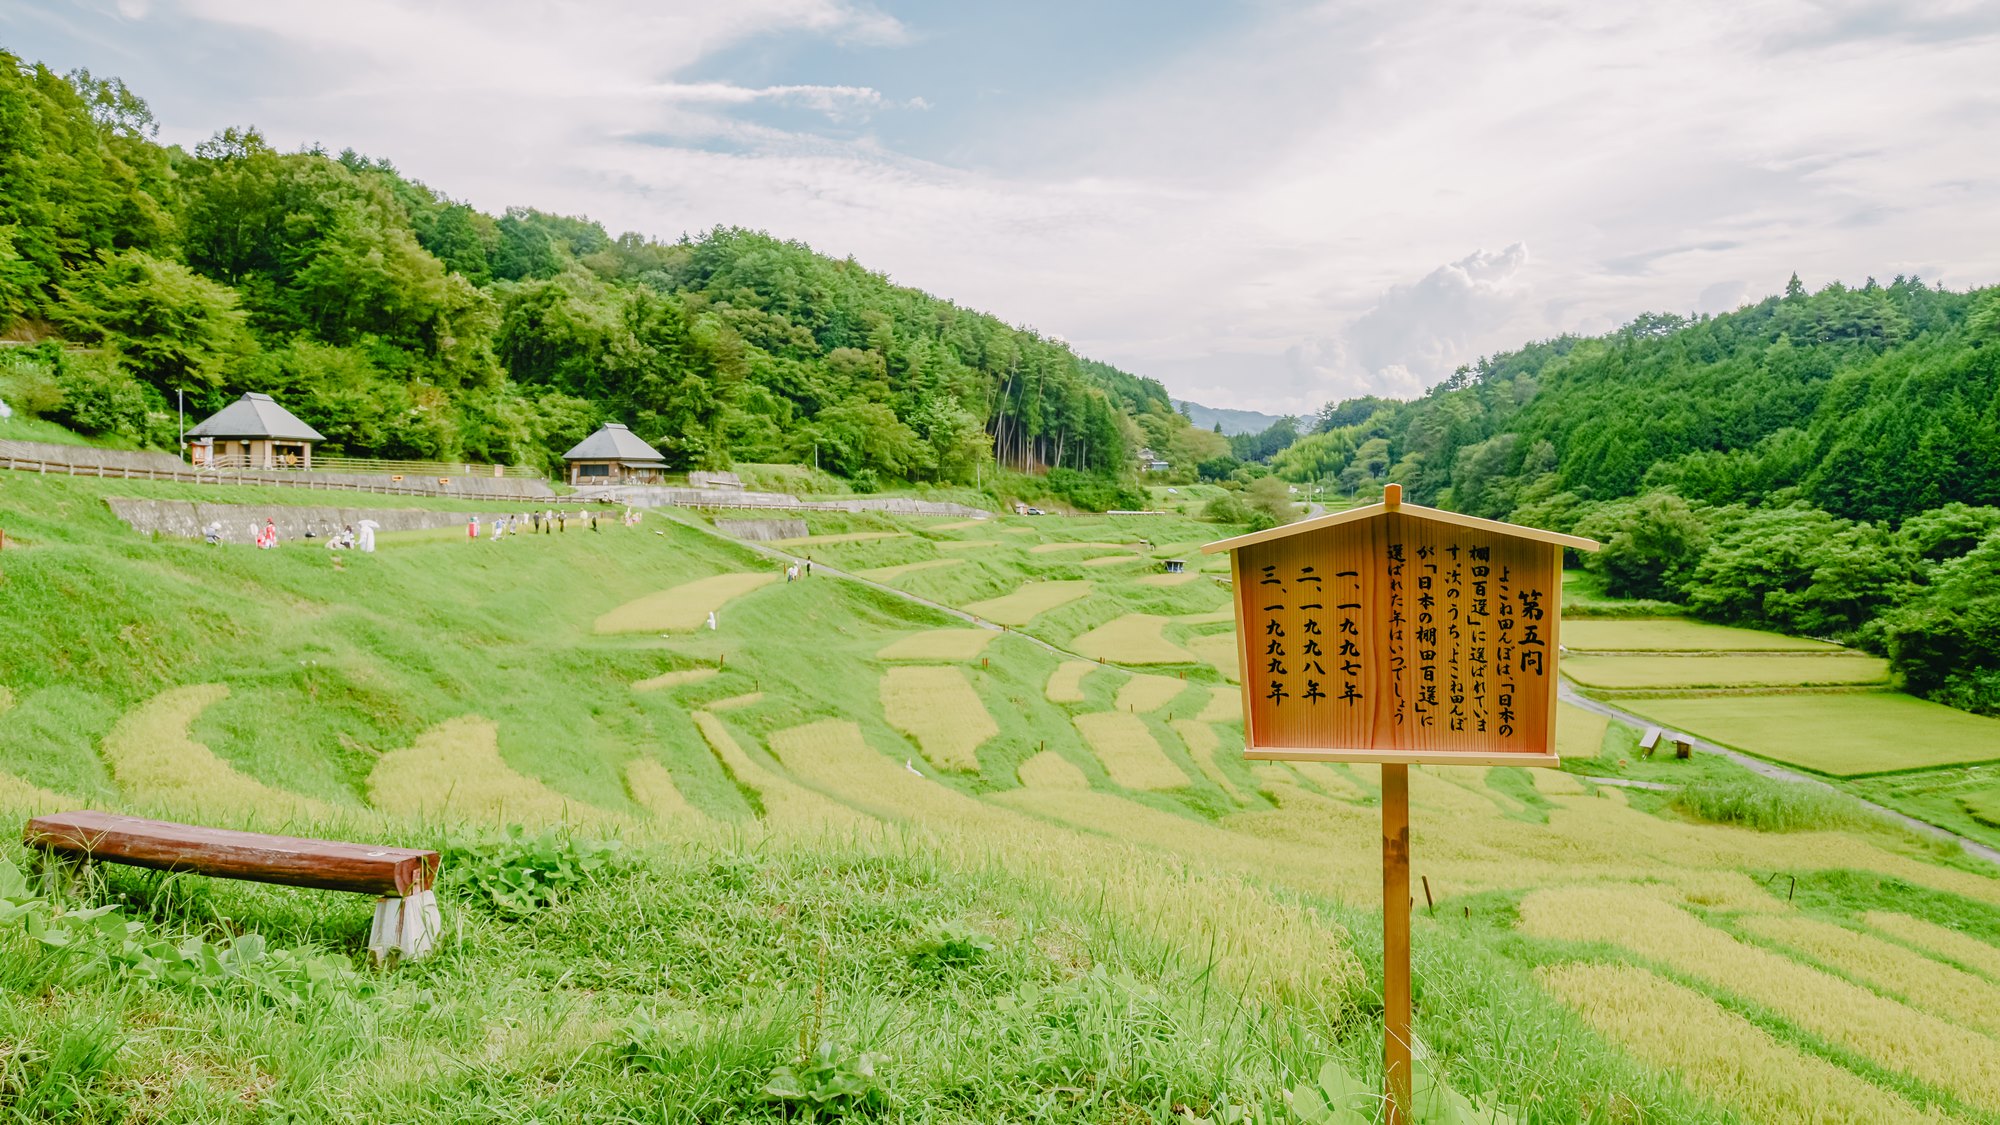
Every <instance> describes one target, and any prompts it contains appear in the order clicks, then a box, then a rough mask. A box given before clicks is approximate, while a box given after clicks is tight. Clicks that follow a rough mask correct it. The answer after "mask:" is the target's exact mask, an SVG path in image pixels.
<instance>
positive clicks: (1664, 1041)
mask: <svg viewBox="0 0 2000 1125" xmlns="http://www.w3.org/2000/svg"><path fill="white" fill-rule="evenodd" d="M1535 976H1536V978H1537V979H1538V980H1539V981H1540V982H1541V985H1542V987H1543V988H1544V989H1546V990H1547V991H1548V992H1549V993H1551V994H1552V995H1554V996H1555V997H1556V998H1558V999H1560V1000H1561V1001H1562V1002H1563V1003H1565V1004H1567V1005H1569V1006H1570V1007H1571V1008H1574V1009H1575V1010H1576V1012H1577V1014H1578V1015H1580V1016H1582V1017H1583V1020H1584V1022H1585V1023H1588V1024H1589V1025H1590V1026H1591V1027H1593V1028H1595V1029H1596V1030H1597V1031H1598V1033H1599V1034H1601V1035H1604V1036H1605V1037H1607V1038H1609V1039H1612V1040H1614V1041H1615V1042H1617V1043H1618V1044H1619V1045H1620V1046H1622V1047H1624V1048H1625V1050H1626V1051H1628V1052H1630V1053H1631V1054H1632V1055H1633V1056H1634V1057H1635V1058H1637V1059H1638V1060H1639V1061H1641V1062H1643V1063H1646V1064H1647V1065H1649V1066H1653V1067H1656V1068H1658V1069H1660V1070H1665V1071H1671V1072H1672V1073H1673V1074H1674V1075H1675V1076H1676V1077H1678V1078H1679V1079H1680V1080H1681V1081H1682V1082H1684V1083H1686V1084H1687V1085H1688V1086H1690V1087H1692V1088H1693V1089H1694V1090H1695V1091H1696V1092H1698V1093H1700V1094H1701V1095H1702V1096H1703V1097H1706V1098H1708V1099H1709V1100H1711V1101H1713V1102H1716V1103H1717V1104H1719V1105H1727V1106H1730V1107H1732V1108H1734V1109H1736V1110H1737V1111H1739V1112H1740V1113H1741V1114H1742V1115H1743V1116H1744V1118H1745V1119H1746V1120H1750V1121H1800V1122H1805V1121H1810V1122H1815V1123H1816V1125H1875V1123H1877V1122H1880V1123H1882V1125H1896V1123H1902V1122H1912V1123H1915V1122H1934V1121H1939V1120H1941V1119H1942V1115H1940V1114H1934V1113H1933V1114H1927V1113H1924V1112H1922V1111H1920V1110H1918V1109H1917V1108H1916V1107H1915V1106H1913V1105H1911V1104H1910V1103H1909V1102H1907V1101H1905V1100H1904V1099H1903V1098H1902V1097H1900V1096H1898V1095H1896V1094H1894V1093H1891V1092H1890V1091H1887V1090H1884V1089H1882V1088H1881V1087H1879V1086H1876V1085H1874V1084H1872V1083H1869V1082H1867V1081H1865V1080H1863V1079H1861V1078H1859V1077H1857V1076H1855V1075H1854V1074H1852V1073H1850V1072H1848V1071H1846V1070H1842V1069H1841V1068H1840V1067H1837V1066H1835V1065H1833V1064H1832V1063H1830V1062H1827V1061H1826V1060H1825V1059H1822V1058H1818V1057H1816V1056H1813V1055H1808V1054H1805V1053H1804V1052H1802V1051H1799V1050H1798V1049H1797V1048H1794V1047H1790V1046H1787V1045H1785V1044H1783V1043H1780V1042H1778V1041H1777V1040H1776V1039H1773V1038H1772V1037H1771V1035H1770V1034H1769V1033H1768V1032H1766V1031H1764V1030H1763V1029H1762V1028H1759V1027H1757V1026H1756V1025H1755V1024H1752V1023H1751V1022H1750V1021H1749V1020H1746V1019H1744V1018H1743V1017H1742V1016H1739V1015H1736V1014H1735V1013H1733V1012H1729V1011H1726V1010H1724V1009H1723V1008H1722V1006H1721V1005H1719V1004H1717V1003H1716V1002H1715V1001H1713V1000H1710V999H1709V998H1708V997H1706V996H1703V995H1702V994H1700V993H1699V992H1696V991H1694V990H1693V989H1690V988H1686V987H1684V986H1682V985H1678V984H1675V983H1673V982H1672V981H1668V980H1665V979H1662V978H1661V977H1658V976H1656V975H1654V974H1652V973H1649V972H1647V971H1646V970H1644V969H1641V968H1637V967H1635V966H1631V965H1591V964H1582V963H1577V964H1568V965H1548V966H1544V967H1542V968H1540V969H1537V970H1536V971H1535Z"/></svg>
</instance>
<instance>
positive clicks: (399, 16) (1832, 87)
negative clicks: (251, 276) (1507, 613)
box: [0, 0, 2000, 410]
mask: <svg viewBox="0 0 2000 1125" xmlns="http://www.w3.org/2000/svg"><path fill="white" fill-rule="evenodd" d="M96 2H97V3H99V4H101V5H111V4H117V5H123V6H125V7H126V9H127V11H128V13H131V14H132V19H133V20H135V21H136V22H133V23H131V24H130V25H129V26H126V27H124V28H123V29H122V30H120V29H118V28H115V27H114V28H105V27H101V26H98V25H95V24H93V25H91V28H90V30H89V31H87V32H86V31H74V32H72V33H71V34H70V40H69V41H70V42H72V43H81V44H84V46H83V47H78V48H76V50H78V51H84V50H85V49H86V48H87V49H88V50H87V52H86V57H78V58H67V59H65V58H60V57H57V56H47V57H50V58H51V61H53V62H57V63H58V68H59V69H67V68H68V66H71V65H88V66H91V68H92V69H93V71H97V72H100V73H124V75H125V77H127V78H128V80H136V79H139V78H140V76H139V75H138V74H136V73H134V72H133V70H132V68H130V67H127V66H122V65H117V66H112V65H104V64H103V62H102V60H101V59H100V58H99V57H97V56H95V55H90V54H88V51H98V49H99V44H100V42H101V41H114V40H116V41H120V42H122V43H123V44H124V50H125V51H126V52H127V54H126V56H125V58H126V59H127V60H128V61H129V60H130V59H142V60H148V61H151V62H154V63H155V64H156V68H157V69H156V73H155V74H154V76H153V77H152V78H151V79H148V80H137V81H135V85H136V86H137V87H138V88H139V89H141V90H142V92H145V93H146V94H147V95H148V96H149V97H152V98H153V99H154V102H155V106H156V108H159V109H162V110H163V111H164V110H167V109H168V108H169V107H171V108H172V112H162V119H163V135H164V136H165V137H166V138H167V139H171V140H176V141H181V142H183V143H192V142H194V141H198V140H200V139H202V138H203V137H205V136H207V135H208V134H209V133H210V132H212V131H214V130H215V129H216V128H219V127H220V126H222V125H225V124H247V123H252V122H254V123H256V124H258V125H260V126H262V127H264V129H265V131H266V133H267V135H269V136H271V137H272V138H273V139H274V140H275V141H276V142H277V143H280V144H283V145H286V146H294V145H299V144H305V143H311V142H324V143H326V144H327V145H329V146H330V147H333V148H336V149H337V148H340V147H343V146H347V145H353V146H354V147H357V148H360V149H362V150H363V151H366V152H368V153H370V154H371V155H381V156H387V157H389V158H391V159H393V160H394V161H396V163H397V164H398V165H399V166H400V167H402V168H403V169H404V170H405V171H407V172H410V173H411V174H413V175H415V176H417V177H419V178H421V179H423V180H425V181H426V182H428V183H431V184H433V185H436V186H437V187H439V188H440V189H442V190H444V191H447V192H450V193H451V194H453V195H454V196H457V197H461V198H467V199H469V200H470V201H472V202H473V203H475V204H477V205H479V206H482V207H485V208H488V209H498V208H500V207H504V206H506V205H509V204H515V203H528V204H533V205H535V206H539V207H543V208H545V209H549V210H556V211H561V212H565V213H578V212H583V213H588V214H591V215H593V216H595V217H598V218H600V219H602V220H603V221H605V223H606V224H607V225H608V226H610V227H611V228H612V229H614V230H618V229H635V230H640V231H645V232H648V233H652V234H656V235H662V236H666V237H672V236H674V235H676V234H678V233H679V232H681V231H683V230H700V229H704V228H706V227H708V226H710V225H713V224H716V223H731V224H741V225H746V226H753V227H763V228H766V229H769V230H771V231H773V232H775V233H778V234H780V235H783V236H786V237H794V238H802V239H805V240H806V241H809V242H811V243H813V244H814V245H815V246H817V247H819V248H820V249H822V250H825V251H827V252H830V253H833V254H836V255H847V254H852V255H854V256H855V257H857V258H858V259H859V260H861V261H862V262H864V263H866V264H868V265H870V266H872V267H875V268H878V269H882V270H885V271H887V272H888V273H890V274H891V275H892V276H894V277H895V278H896V279H897V280H898V281H901V282H904V283H908V284H915V285H921V286H923V287H925V288H929V289H931V290H933V291H935V292H938V293H941V294H943V295H946V296H949V297H951V298H953V299H955V300H958V301H960V302H961V303H963V304H967V305H971V306H974V307H979V308H985V309H989V310H992V311H994V312H996V313H998V314H999V315H1001V316H1003V317H1005V318H1007V319H1009V320H1012V321H1016V322H1020V323H1028V324H1033V325H1035V326H1037V327H1039V328H1041V329H1042V330H1044V331H1048V332H1061V333H1062V334H1063V335H1064V336H1066V337H1067V338H1069V339H1070V340H1072V341H1075V343H1076V346H1077V347H1078V349H1079V350H1081V351H1083V352H1084V353H1085V354H1089V355H1093V356H1095V357H1097V358H1101V359H1105V360H1108V361H1111V362H1116V363H1119V364H1121V365H1123V366H1126V367H1128V368H1129V369H1132V370H1135V371H1138V372H1140V373H1142V374H1152V375H1156V376H1159V377H1161V378H1163V379H1164V380H1166V381H1167V382H1168V384H1169V386H1170V388H1171V389H1173V390H1174V391H1175V392H1176V393H1177V394H1180V395H1182V396H1184V397H1193V398H1195V399H1197V400H1201V401H1208V402H1212V404H1214V405H1246V406H1252V407H1255V408H1257V409H1265V410H1310V409H1313V408H1315V407H1317V406H1318V405H1319V403H1320V401H1322V400H1324V399H1325V398H1328V397H1338V396H1340V395H1345V394H1354V393H1364V392H1369V391H1374V392H1389V393H1409V392H1412V391H1415V390H1417V389H1420V388H1421V386H1422V385H1424V384H1425V383H1427V382H1429V381H1432V380H1435V379H1437V378H1440V377H1442V376H1444V375H1446V374H1448V373H1449V372H1450V370H1451V368H1452V367H1453V366H1456V364H1457V363H1460V362H1465V361H1467V360H1469V359H1472V358H1476V357H1477V356H1478V355H1480V354H1487V353H1491V352H1493V351H1495V350H1499V349H1503V348H1507V347H1511V346H1516V345H1518V344H1520V343H1522V342H1523V341H1524V340H1525V339H1527V338H1529V337H1532V336H1537V335H1547V334H1552V333H1555V332H1560V331H1601V330H1604V329H1608V328H1611V327H1614V326H1616V325H1617V324H1620V323H1623V322H1624V321H1626V320H1629V319H1630V318H1631V317H1632V316H1633V315H1635V314H1637V313H1639V312H1641V311H1646V310H1655V311H1680V312H1688V311H1696V310H1705V311H1715V310H1718V309H1721V308H1723V307H1726V306H1729V305H1731V304H1733V303H1734V302H1736V301H1738V300H1743V299H1755V298H1756V297H1758V296H1761V295H1762V294H1764V293H1766V292H1770V291H1774V290H1775V289H1777V288H1778V287H1780V286H1781V285H1782V284H1783V282H1784V279H1785V277H1786V276H1788V275H1789V274H1790V273H1791V272H1792V271H1793V270H1797V271H1799V273H1800V274H1801V276H1802V277H1805V278H1806V279H1807V280H1808V283H1809V284H1818V283H1822V282H1824V281H1825V280H1829V279H1832V278H1835V277H1840V278H1845V279H1847V280H1850V281H1857V282H1858V281H1859V280H1860V279H1861V278H1862V277H1864V276H1867V275H1870V274H1873V275H1875V276H1878V277H1882V278H1885V279H1886V278H1887V277H1889V276H1891V275H1893V274H1895V273H1897V272H1915V271H1918V270H1919V269H1921V271H1922V272H1923V273H1924V275H1925V276H1926V277H1927V278H1929V279H1931V280H1943V281H1947V282H1949V283H1952V284H1956V285H1964V284H1971V283H1990V282H1992V281H1994V280H1996V279H2000V146H1994V145H1984V144H1976V143H1972V142H1971V141H1970V140H1969V138H1977V137H1982V136H1985V135H1988V134H1990V133H1991V132H1992V131H1993V129H1994V128H1995V126H1996V125H2000V78H1996V74H2000V72H1996V70H1995V68H1994V67H1993V66H1992V58H1993V53H1994V46H1995V43H1996V38H1995V34H1996V29H1995V24H1994V21H1993V20H1992V19H1988V18H1986V16H1985V15H1984V14H1982V12H1983V11H1984V9H1982V8H1981V7H1980V6H1978V5H1971V4H1963V3H1961V4H1958V5H1956V6H1951V7H1944V8H1939V9H1936V10H1935V11H1934V12H1932V13H1931V14H1930V15H1926V16H1924V17H1923V18H1916V17H1914V16H1910V15H1908V14H1907V13H1903V14H1899V13H1898V10H1897V9H1895V8H1894V7H1892V6H1890V5H1886V4H1883V3H1879V2H1867V3H1842V4H1835V5H1821V4H1816V3H1812V2H1809V0H1771V2H1769V3H1760V4H1754V5H1743V4H1737V3H1730V2H1726V0H1689V2H1688V3H1684V4H1678V5H1671V6H1653V7H1646V6H1625V5H1611V6H1606V5H1600V4H1591V3H1587V2H1586V0H1532V2H1529V0H1500V2H1491V0H1456V2H1451V3H1443V4H1436V5H1389V4H1376V3H1327V4H1322V5H1319V6H1316V7H1313V8H1310V9H1308V10H1304V11H1300V10H1297V9H1292V8H1286V7H1282V6H1260V5H1251V6H1246V7H1245V8H1244V9H1243V11H1244V12H1245V15H1244V20H1245V22H1244V24H1243V26H1242V27H1241V28H1240V29H1239V30H1237V31H1236V32H1235V33H1234V34H1227V35H1220V36H1211V37H1209V39H1208V40H1207V41H1204V42H1203V43H1201V44H1200V45H1199V47H1198V49H1190V50H1188V51H1187V52H1185V53H1182V54H1177V55H1162V56H1160V57H1157V58H1153V59H1149V60H1145V64H1146V65H1144V66H1131V67H1127V68H1126V69H1125V70H1123V71H1121V72H1120V73H1121V74H1122V75H1123V77H1121V79H1120V80H1119V81H1117V82H1115V83H1107V84H1101V85H1092V86H1089V87H1085V86H1082V85H1078V84H1074V83H1071V82H1070V81H1069V78H1070V76H1069V75H1067V74H1064V73H1054V72H1041V71H1037V70H1036V69H1035V67H1036V65H1037V64H1036V60H1035V59H1034V58H1032V57H1024V58H1023V59H1022V60H1021V64H1020V67H1021V85H1022V86H1023V87H1024V88H1035V89H1041V88H1047V89H1053V90H1083V89H1089V90H1090V92H1089V93H1088V94H1085V93H1074V94H1071V95H1069V96H1068V97H1066V98H1063V99H1060V100H1058V101H1056V102H1055V103H1054V104H1051V103H1049V102H1048V101H1046V100H1037V99H1024V100H1023V101H1022V102H1021V104H1022V105H1023V106H1025V107H1027V108H1024V109H1022V110H1020V111H1018V112H1014V113H1012V114H1011V115H1010V114H1007V113H999V112H995V113H991V114H988V115H986V116H984V117H979V118H976V119H975V118H970V117H963V118H961V117H954V116H952V115H953V114H959V113H963V112H964V107H965V106H966V105H967V104H968V103H971V102H975V101H977V100H978V98H980V97H982V96H984V92H983V91H980V90H972V89H953V88H950V87H949V86H948V85H946V86H941V87H936V88H929V87H927V88H921V89H894V88H892V84H891V83H889V82H887V81H883V80H877V79H875V78H874V77H873V76H872V75H871V74H870V73H869V72H868V70H867V68H866V60H867V58H868V55H867V54H866V52H865V51H861V52H859V53H856V52H857V49H858V48H859V47H860V46H861V45H872V47H873V48H877V49H892V50H896V51H923V50H946V49H950V48H949V45H948V44H942V43H939V42H933V41H931V40H928V39H926V38H925V35H924V28H923V27H922V26H921V25H919V24H913V25H906V24H904V23H901V22H898V21H897V20H895V19H894V18H892V17H889V16H886V15H884V14H882V13H880V12H879V11H877V10H875V9H873V8H871V7H867V6H864V5H861V4H856V3H847V2H844V0H734V2H732V3H729V4H692V3H669V2H662V0H603V2H600V3H596V4H593V5H591V6H589V7H587V8H582V7H577V6H571V5H553V4H547V3H544V2H542V0H493V2H490V3H474V2H472V0H431V2H428V3H425V4H422V5H412V4H407V3H402V2H399V0H349V2H346V3H341V4H325V3H320V2H307V0H151V8H150V11H148V10H147V9H146V0H96ZM104 10H105V11H107V12H108V10H109V8H108V7H107V8H105V9H104ZM1021 18H1033V17H1030V16H1022V17H1021ZM104 19H106V20H115V19H116V17H113V16H109V15H106V16H104ZM84 22H86V21H85V19H84V17H83V16H79V15H75V14H71V15H69V16H65V17H64V18H63V19H61V20H56V19H52V18H51V19H43V20H41V22H39V23H38V22H36V20H35V19H34V18H29V19H28V21H27V22H26V23H25V24H23V23H19V22H15V23H9V22H8V18H7V17H6V16H5V15H0V27H7V28H10V29H13V28H20V27H26V28H27V29H28V30H29V31H31V32H35V33H47V34H55V33H54V32H48V31H47V29H48V28H51V27H55V26H57V25H59V24H61V25H79V26H80V25H81V24H83V23H84ZM167 32H173V33H174V34H177V35H179V36H180V37H182V39H183V40H184V39H187V38H189V37H194V38H203V37H209V38H218V37H220V36H222V35H224V34H225V33H226V34H227V35H233V36H236V37H238V38H240V39H242V40H243V43H244V46H242V47H241V48H240V49H239V51H238V53H236V54H234V55H222V54H218V55H217V56H216V57H218V58H222V59H224V64H225V65H228V66H241V67H250V66H251V65H252V64H255V65H260V66H264V67H266V68H268V73H264V72H257V80H256V81H254V82H246V83H244V84H243V86H244V87H245V88H248V89H250V90H252V91H253V92H252V94H251V96H249V97H248V98H242V97H235V96H231V94H230V93H229V92H228V91H226V90H224V89H223V88H222V87H219V86H217V87H213V88H209V87H204V86H203V82H204V80H205V79H206V78H207V77H208V76H207V75H205V74H204V73H203V72H202V71H201V69H200V68H190V67H186V66H181V65H178V60H179V59H180V58H181V57H183V54H184V52H182V51H181V50H179V49H178V48H179V47H181V46H184V45H185V44H184V43H180V42H176V41H174V40H173V39H172V37H171V36H169V35H166V33H167ZM10 35H12V31H11V30H10ZM772 35H791V36H800V35H804V36H817V37H819V38H821V39H823V40H827V41H831V42H838V43H842V44H847V45H848V46H847V47H846V48H845V51H846V54H845V55H844V56H843V57H847V58H852V59H855V60H859V61H857V62H856V63H855V65H854V67H853V68H851V69H852V74H853V78H854V79H855V80H854V81H853V82H852V84H838V83H834V84H818V83H810V82H803V81H801V82H796V83H792V82H786V81H784V78H785V77H786V75H784V74H782V73H778V74H775V75H773V74H765V73H759V74H758V75H757V76H756V79H755V80H754V81H753V80H738V79H740V78H741V77H742V76H736V75H726V74H725V75H724V76H722V77H714V73H715V69H716V68H715V67H714V66H704V64H710V63H713V61H714V60H716V59H718V58H719V57H721V56H722V53H723V52H725V51H727V50H729V49H730V48H733V47H738V46H742V45H744V44H747V43H750V42H752V41H754V40H757V39H758V38H759V37H764V36H772ZM232 45H233V44H232ZM21 46H22V47H26V46H29V44H21ZM978 46H979V45H977V44H974V45H972V46H971V47H960V48H958V49H978ZM1105 49H1106V50H1113V49H1115V48H1113V47H1112V46H1110V45H1108V44H1107V46H1106V48H1105ZM73 53H74V52H73ZM110 57H112V58H113V60H114V61H116V58H117V56H116V55H115V52H114V53H113V55H112V56H110ZM946 72H947V73H948V68H946ZM697 74H699V75H701V76H702V77H695V76H696V75H697ZM815 77H817V76H815ZM843 77H845V76H843ZM204 89H209V91H210V92H209V93H207V94H206V95H204V94H203V92H202V91H203V90H204ZM204 97H206V100H204ZM773 106H777V107H788V108H791V109H794V110H799V111H803V112H801V113H796V114H789V115H778V116H774V115H771V114H768V113H754V112H751V111H752V110H754V109H756V108H757V107H773ZM916 110H923V111H924V112H925V121H926V122H927V123H928V124H930V125H932V126H935V127H937V128H938V129H940V130H941V131H945V132H950V131H951V130H952V129H953V127H954V125H955V124H956V123H958V122H961V121H963V122H965V123H966V132H965V133H964V135H962V136H954V137H953V142H952V143H951V144H939V145H935V146H933V147H932V148H931V149H928V150H923V151H922V152H921V154H920V153H918V152H916V151H912V150H902V151H899V150H898V149H897V148H896V147H895V146H894V145H892V144H890V143H889V142H887V141H885V140H883V139H882V138H883V136H886V135H892V134H889V133H886V132H880V133H878V132H877V129H878V127H879V126H880V124H881V122H883V121H884V120H892V119H891V118H889V117H888V115H889V114H892V113H895V112H914V111H916ZM774 120H782V121H784V122H787V124H786V125H784V126H779V125H775V124H772V123H771V122H772V121H774ZM815 121H818V122H828V123H837V125H838V127H837V128H828V129H826V130H824V132H823V133H822V132H821V131H819V130H818V128H817V126H816V125H814V124H813V122H815ZM800 122H803V123H800ZM974 125H976V126H977V129H976V130H974V129H973V126H974ZM1526 246H1532V247H1534V256H1533V259H1532V262H1531V261H1530V260H1529V259H1528V256H1527V253H1526V250H1525V249H1523V247H1526ZM1472 247H1503V248H1504V249H1500V250H1494V251H1487V252H1484V253H1473V254H1470V255H1468V253H1467V251H1468V249H1469V248H1472ZM1440 263H1445V264H1444V265H1440ZM1531 279H1532V284H1530V280H1531ZM1691 299H1692V304H1690V303H1689V302H1690V300H1691Z"/></svg>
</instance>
